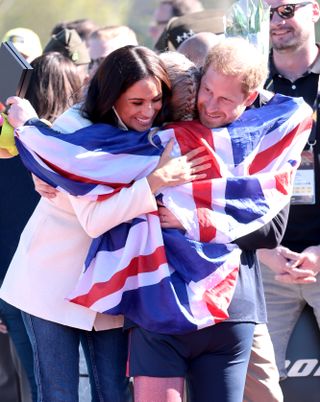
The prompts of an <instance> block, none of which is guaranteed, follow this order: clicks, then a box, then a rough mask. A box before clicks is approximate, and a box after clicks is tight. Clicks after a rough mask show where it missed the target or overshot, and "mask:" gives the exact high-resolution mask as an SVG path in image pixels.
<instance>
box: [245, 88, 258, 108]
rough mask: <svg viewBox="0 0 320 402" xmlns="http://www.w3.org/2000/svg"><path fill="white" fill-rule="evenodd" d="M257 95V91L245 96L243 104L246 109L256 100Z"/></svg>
mask: <svg viewBox="0 0 320 402" xmlns="http://www.w3.org/2000/svg"><path fill="white" fill-rule="evenodd" d="M258 95H259V91H252V92H250V93H249V95H248V96H247V98H246V100H245V101H244V104H245V106H246V107H248V106H251V105H252V104H253V102H254V101H255V100H256V99H257V97H258Z"/></svg>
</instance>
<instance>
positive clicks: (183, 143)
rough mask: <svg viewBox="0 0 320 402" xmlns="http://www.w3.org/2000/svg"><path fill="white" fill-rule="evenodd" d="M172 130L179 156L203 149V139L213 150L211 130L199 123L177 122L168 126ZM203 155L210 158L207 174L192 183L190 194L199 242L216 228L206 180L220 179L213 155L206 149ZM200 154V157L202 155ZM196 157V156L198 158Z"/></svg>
mask: <svg viewBox="0 0 320 402" xmlns="http://www.w3.org/2000/svg"><path fill="white" fill-rule="evenodd" d="M169 127H170V128H173V129H174V133H175V137H176V139H177V141H178V144H179V147H180V150H181V154H182V155H184V154H186V153H187V152H189V151H191V150H192V149H195V148H198V147H203V146H204V145H203V142H202V141H201V139H205V140H206V142H207V143H208V145H209V147H211V149H212V150H214V140H213V135H212V130H210V129H209V128H207V127H205V126H203V125H202V124H201V123H200V122H199V121H192V122H190V121H188V122H179V124H178V125H176V124H174V123H173V124H170V125H169ZM203 154H209V155H210V156H211V161H210V162H209V163H210V164H211V166H210V168H209V169H207V170H205V171H204V173H206V174H207V177H206V179H205V180H199V181H197V182H193V183H192V194H193V198H194V202H195V205H196V208H197V216H198V222H199V232H200V240H201V241H204V242H209V241H210V240H212V239H213V238H214V237H215V235H216V228H215V226H214V225H213V222H212V219H211V217H212V202H211V196H212V183H211V181H210V180H208V179H213V178H217V177H221V171H220V166H219V164H218V162H217V161H216V159H215V157H214V153H213V152H210V149H207V147H206V151H204V152H203ZM203 154H202V153H201V154H200V155H203ZM200 155H198V156H200Z"/></svg>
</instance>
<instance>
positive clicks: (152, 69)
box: [82, 45, 171, 125]
mask: <svg viewBox="0 0 320 402" xmlns="http://www.w3.org/2000/svg"><path fill="white" fill-rule="evenodd" d="M147 77H155V78H158V79H159V80H160V82H161V87H162V95H163V107H162V111H164V110H165V109H166V104H167V99H168V97H169V96H170V88H171V84H170V80H169V77H168V74H167V72H166V69H165V66H164V64H163V62H162V61H161V60H160V58H159V56H157V55H156V53H155V52H153V51H152V50H150V49H148V48H146V47H143V46H131V45H128V46H124V47H122V48H119V49H116V50H115V51H113V52H112V53H110V54H109V55H108V56H107V57H106V58H105V59H104V61H103V62H102V64H101V65H100V67H99V68H98V69H97V71H96V73H95V74H94V76H93V78H92V80H91V82H90V84H89V88H88V92H87V96H86V99H85V102H84V104H83V107H82V113H83V115H84V117H86V118H87V119H89V120H91V121H92V122H93V123H108V124H112V125H116V124H117V118H116V116H115V114H114V112H113V110H112V106H113V105H114V104H115V102H116V100H117V99H118V98H119V96H120V95H122V94H123V93H124V92H125V91H126V90H127V89H128V88H130V87H131V86H132V85H133V84H135V83H136V82H137V81H140V80H142V79H144V78H147ZM161 122H162V112H160V114H159V115H158V116H157V121H156V122H155V124H158V123H161Z"/></svg>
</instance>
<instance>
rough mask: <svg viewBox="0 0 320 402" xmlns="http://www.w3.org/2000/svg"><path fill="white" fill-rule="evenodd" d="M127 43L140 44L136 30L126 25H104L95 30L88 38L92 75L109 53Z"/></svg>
mask: <svg viewBox="0 0 320 402" xmlns="http://www.w3.org/2000/svg"><path fill="white" fill-rule="evenodd" d="M126 45H133V46H136V45H138V40H137V36H136V34H135V32H134V31H133V30H132V29H131V28H129V27H128V26H126V25H115V26H110V27H104V28H99V29H97V30H96V31H94V32H93V33H92V34H91V35H90V37H89V39H88V47H89V54H90V58H91V62H90V66H89V70H90V75H93V74H94V73H95V71H96V69H97V68H98V67H99V65H100V64H101V63H102V61H103V59H104V58H105V57H106V56H108V54H109V53H111V52H113V51H114V50H116V49H119V48H120V47H122V46H126Z"/></svg>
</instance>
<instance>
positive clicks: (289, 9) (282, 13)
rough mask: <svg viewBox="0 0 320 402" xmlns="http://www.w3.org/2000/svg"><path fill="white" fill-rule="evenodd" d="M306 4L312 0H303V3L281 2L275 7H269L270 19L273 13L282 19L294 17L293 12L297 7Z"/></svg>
mask: <svg viewBox="0 0 320 402" xmlns="http://www.w3.org/2000/svg"><path fill="white" fill-rule="evenodd" d="M308 4H312V2H311V1H304V2H303V3H297V4H283V5H281V6H278V7H275V8H270V21H271V20H272V17H273V15H274V13H277V14H278V15H279V17H280V18H282V19H283V20H288V19H290V18H292V17H294V14H295V12H296V10H297V9H298V8H300V7H304V6H307V5H308Z"/></svg>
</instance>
